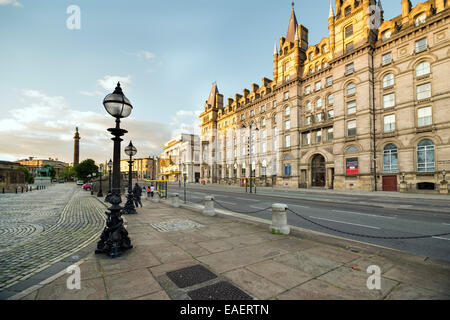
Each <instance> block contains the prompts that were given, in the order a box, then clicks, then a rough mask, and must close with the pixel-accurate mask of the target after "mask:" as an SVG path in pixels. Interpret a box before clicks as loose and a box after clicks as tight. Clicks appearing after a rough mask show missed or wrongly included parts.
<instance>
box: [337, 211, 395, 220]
mask: <svg viewBox="0 0 450 320" xmlns="http://www.w3.org/2000/svg"><path fill="white" fill-rule="evenodd" d="M333 212H341V213H350V214H357V215H360V216H367V217H376V218H386V219H397V218H396V217H386V216H378V215H376V214H368V213H359V212H352V211H342V210H333Z"/></svg>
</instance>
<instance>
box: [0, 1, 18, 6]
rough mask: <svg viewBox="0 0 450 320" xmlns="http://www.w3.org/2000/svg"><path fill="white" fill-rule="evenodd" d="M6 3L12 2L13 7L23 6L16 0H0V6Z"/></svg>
mask: <svg viewBox="0 0 450 320" xmlns="http://www.w3.org/2000/svg"><path fill="white" fill-rule="evenodd" d="M8 4H12V5H13V6H14V7H23V5H22V4H21V3H20V2H19V1H17V0H0V6H6V5H8Z"/></svg>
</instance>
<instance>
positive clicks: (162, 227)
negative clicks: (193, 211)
mask: <svg viewBox="0 0 450 320" xmlns="http://www.w3.org/2000/svg"><path fill="white" fill-rule="evenodd" d="M151 226H152V227H153V228H155V229H156V230H158V231H159V232H171V231H183V230H192V229H197V228H202V227H203V225H201V224H199V223H197V222H194V221H191V220H170V221H166V222H160V223H152V224H151Z"/></svg>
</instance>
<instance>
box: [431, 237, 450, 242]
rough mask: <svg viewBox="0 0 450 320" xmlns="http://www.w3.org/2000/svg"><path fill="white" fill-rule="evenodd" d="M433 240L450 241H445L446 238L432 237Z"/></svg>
mask: <svg viewBox="0 0 450 320" xmlns="http://www.w3.org/2000/svg"><path fill="white" fill-rule="evenodd" d="M433 238H434V239H439V240H447V241H450V239H447V238H441V237H433Z"/></svg>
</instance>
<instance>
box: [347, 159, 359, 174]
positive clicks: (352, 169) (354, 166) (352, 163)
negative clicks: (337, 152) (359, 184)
mask: <svg viewBox="0 0 450 320" xmlns="http://www.w3.org/2000/svg"><path fill="white" fill-rule="evenodd" d="M358 173H359V170H358V158H350V159H347V174H348V175H352V174H358Z"/></svg>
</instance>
